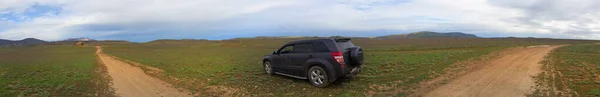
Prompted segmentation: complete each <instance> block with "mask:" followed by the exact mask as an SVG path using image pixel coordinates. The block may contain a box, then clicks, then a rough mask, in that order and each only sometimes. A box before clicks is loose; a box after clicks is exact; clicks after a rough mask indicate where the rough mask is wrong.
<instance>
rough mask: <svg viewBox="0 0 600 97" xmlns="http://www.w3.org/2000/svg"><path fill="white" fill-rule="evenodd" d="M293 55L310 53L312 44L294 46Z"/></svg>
mask: <svg viewBox="0 0 600 97" xmlns="http://www.w3.org/2000/svg"><path fill="white" fill-rule="evenodd" d="M293 52H294V53H312V52H313V46H312V44H296V46H294V51H293Z"/></svg>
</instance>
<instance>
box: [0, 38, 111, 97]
mask: <svg viewBox="0 0 600 97" xmlns="http://www.w3.org/2000/svg"><path fill="white" fill-rule="evenodd" d="M99 66H101V65H100V64H98V63H97V61H96V55H95V49H94V48H92V47H72V46H33V47H21V48H0V96H2V97H12V96H42V97H45V96H64V97H75V96H110V95H111V92H110V91H108V88H109V86H108V83H107V81H105V80H104V79H103V76H102V75H101V73H100V72H101V69H102V68H100V67H99Z"/></svg>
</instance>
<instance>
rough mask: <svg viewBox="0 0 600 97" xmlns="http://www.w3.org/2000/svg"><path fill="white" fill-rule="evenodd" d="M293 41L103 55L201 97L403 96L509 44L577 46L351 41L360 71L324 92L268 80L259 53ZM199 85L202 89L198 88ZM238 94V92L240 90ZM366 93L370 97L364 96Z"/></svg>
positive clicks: (171, 45)
mask: <svg viewBox="0 0 600 97" xmlns="http://www.w3.org/2000/svg"><path fill="white" fill-rule="evenodd" d="M292 40H294V39H241V40H224V41H191V40H184V41H155V42H149V43H134V44H118V45H105V46H104V51H105V53H107V54H110V55H114V56H117V57H120V58H124V59H127V60H132V61H136V62H139V63H142V64H144V65H148V66H153V67H157V68H160V69H163V70H164V71H165V72H164V74H165V75H167V76H171V77H175V78H178V79H194V81H191V82H175V81H171V83H174V84H175V85H176V86H180V87H184V88H188V89H190V90H192V91H195V92H207V93H203V94H214V95H218V94H219V93H215V92H210V88H207V87H208V86H225V87H231V88H234V89H238V91H236V93H239V94H244V95H253V96H309V95H310V96H329V95H331V96H356V95H374V96H406V95H410V93H409V92H408V90H412V89H415V88H418V87H419V82H422V81H426V80H429V79H432V78H435V77H438V76H439V75H441V74H444V73H446V72H445V71H444V69H446V68H451V67H452V64H454V63H456V62H459V61H466V60H468V59H473V58H477V57H480V56H483V55H486V54H489V53H491V52H493V51H498V50H502V49H504V48H509V47H515V46H528V45H539V44H564V43H582V42H588V43H589V42H590V41H576V40H553V39H400V40H371V39H356V40H353V42H354V44H356V45H358V46H361V47H362V48H364V49H365V54H366V56H365V57H366V60H365V64H364V71H363V72H361V74H359V76H358V77H356V78H348V79H340V80H338V81H336V82H335V83H332V84H331V86H329V87H327V88H315V87H313V86H311V85H310V84H309V83H307V81H306V80H299V79H294V78H290V77H285V76H268V75H266V74H264V72H263V68H262V65H261V64H262V58H263V55H266V54H270V53H271V52H272V51H273V50H276V49H277V48H279V47H280V46H281V45H282V44H283V43H285V42H288V41H292ZM200 85H205V86H200ZM240 91H242V92H240ZM369 91H371V92H372V93H373V94H368V92H369Z"/></svg>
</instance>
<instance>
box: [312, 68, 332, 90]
mask: <svg viewBox="0 0 600 97" xmlns="http://www.w3.org/2000/svg"><path fill="white" fill-rule="evenodd" d="M308 80H309V81H310V84H312V85H313V86H315V87H319V88H322V87H326V86H327V85H329V78H328V76H327V72H326V71H325V69H323V67H321V66H313V67H311V68H310V69H309V70H308Z"/></svg>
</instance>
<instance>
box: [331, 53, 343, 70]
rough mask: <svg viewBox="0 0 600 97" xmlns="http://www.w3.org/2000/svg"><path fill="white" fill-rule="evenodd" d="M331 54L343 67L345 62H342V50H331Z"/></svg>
mask: <svg viewBox="0 0 600 97" xmlns="http://www.w3.org/2000/svg"><path fill="white" fill-rule="evenodd" d="M331 56H333V58H334V59H335V61H336V62H338V63H339V64H340V65H341V67H342V68H344V67H345V66H344V65H346V64H344V54H343V53H342V52H331Z"/></svg>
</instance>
